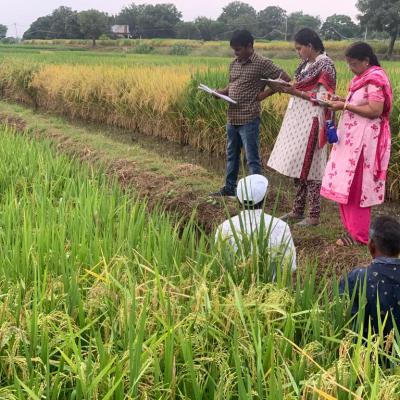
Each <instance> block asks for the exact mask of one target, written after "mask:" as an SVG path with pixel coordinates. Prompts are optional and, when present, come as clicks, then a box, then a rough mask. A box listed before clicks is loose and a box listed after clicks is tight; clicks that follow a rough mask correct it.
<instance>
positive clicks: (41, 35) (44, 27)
mask: <svg viewBox="0 0 400 400" xmlns="http://www.w3.org/2000/svg"><path fill="white" fill-rule="evenodd" d="M51 23H52V17H51V15H46V16H44V17H39V18H38V19H37V20H36V21H34V22H32V24H31V26H30V27H29V29H28V30H27V31H25V33H24V35H23V39H52V38H53V37H54V33H53V32H52V30H51Z"/></svg>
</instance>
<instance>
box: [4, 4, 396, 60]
mask: <svg viewBox="0 0 400 400" xmlns="http://www.w3.org/2000/svg"><path fill="white" fill-rule="evenodd" d="M357 7H358V9H359V11H360V15H359V16H358V22H357V23H355V22H353V21H352V19H351V18H350V17H349V16H347V15H342V14H334V15H332V16H330V17H328V18H327V19H326V20H325V21H322V20H321V19H320V18H319V17H317V16H312V15H308V14H304V13H303V12H301V11H299V12H293V13H287V11H286V10H284V9H283V8H281V7H279V6H269V7H266V8H265V9H263V10H260V11H257V10H255V9H254V8H253V7H252V6H250V5H249V4H247V3H244V2H241V1H233V2H231V3H230V4H228V5H227V6H226V7H224V8H223V10H222V12H221V14H220V16H219V17H218V18H217V19H215V20H214V19H210V18H206V17H201V16H200V17H198V18H196V19H195V20H194V21H190V22H185V21H183V20H182V13H181V12H180V11H179V10H178V9H177V7H176V6H175V5H173V4H155V5H149V4H135V3H132V4H131V5H129V6H127V7H124V8H123V9H122V10H121V11H120V12H119V13H118V14H117V15H108V14H106V13H104V12H101V11H98V10H93V9H92V10H87V11H82V12H77V11H74V10H72V9H71V8H69V7H64V6H62V7H59V8H57V9H56V10H54V11H53V12H52V13H51V14H50V15H46V16H43V17H40V18H38V19H37V20H36V21H34V22H33V23H32V24H31V26H30V28H29V29H28V30H27V31H26V32H25V33H24V36H23V38H24V39H81V38H91V39H92V40H93V43H94V44H95V40H96V39H98V38H99V37H100V36H101V35H110V31H111V26H112V25H114V24H117V25H129V28H130V33H131V35H132V37H137V38H179V39H198V40H205V41H209V40H225V39H229V37H230V36H231V34H232V32H233V31H235V30H236V29H248V30H250V31H251V32H252V33H253V34H254V35H255V36H256V37H257V38H259V39H266V40H291V39H292V38H293V35H294V34H295V32H296V31H297V30H299V29H300V28H302V27H306V26H307V27H310V28H312V29H315V30H316V31H318V32H319V33H320V35H321V36H322V37H323V38H324V39H326V40H341V39H354V38H359V37H362V35H363V34H364V33H365V32H366V30H368V31H369V38H372V37H374V38H390V39H391V40H390V46H389V55H391V53H392V51H393V46H394V43H395V41H396V39H397V36H398V33H399V25H400V0H358V2H357ZM1 27H2V26H1V25H0V38H1V35H2V32H3V31H2V29H1ZM5 28H6V27H5ZM6 29H7V28H6ZM4 36H5V33H4Z"/></svg>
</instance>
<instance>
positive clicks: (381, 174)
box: [350, 66, 393, 180]
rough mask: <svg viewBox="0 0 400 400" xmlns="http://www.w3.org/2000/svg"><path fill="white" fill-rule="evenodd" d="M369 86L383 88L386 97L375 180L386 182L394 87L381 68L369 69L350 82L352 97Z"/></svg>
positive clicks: (375, 167) (376, 158)
mask: <svg viewBox="0 0 400 400" xmlns="http://www.w3.org/2000/svg"><path fill="white" fill-rule="evenodd" d="M368 84H371V85H375V86H378V87H381V88H382V89H383V94H384V97H385V103H384V106H383V113H382V115H381V119H382V122H381V126H380V134H379V138H378V146H377V150H376V157H375V166H374V176H375V179H377V180H385V179H386V174H387V169H388V166H389V160H390V146H391V134H390V123H389V117H390V112H391V110H392V103H393V94H392V87H391V85H390V81H389V78H388V77H387V75H386V73H385V71H384V70H383V69H382V68H381V67H377V66H373V67H370V68H368V69H367V70H366V71H365V72H364V73H363V74H362V75H359V76H356V77H354V78H353V80H352V81H351V82H350V96H351V95H352V94H353V93H354V92H356V91H357V90H359V89H361V88H362V87H364V86H366V85H368Z"/></svg>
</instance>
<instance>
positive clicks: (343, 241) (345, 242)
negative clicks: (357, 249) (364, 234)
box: [336, 233, 358, 247]
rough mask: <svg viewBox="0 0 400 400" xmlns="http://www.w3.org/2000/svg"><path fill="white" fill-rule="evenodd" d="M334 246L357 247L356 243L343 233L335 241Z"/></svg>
mask: <svg viewBox="0 0 400 400" xmlns="http://www.w3.org/2000/svg"><path fill="white" fill-rule="evenodd" d="M336 245H337V246H340V247H352V246H357V245H358V243H357V242H356V241H355V240H354V239H353V238H352V237H351V236H350V235H349V234H348V233H345V234H344V235H343V236H341V237H340V238H339V239H338V240H337V241H336Z"/></svg>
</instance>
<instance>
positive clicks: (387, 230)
mask: <svg viewBox="0 0 400 400" xmlns="http://www.w3.org/2000/svg"><path fill="white" fill-rule="evenodd" d="M370 239H371V240H373V242H374V243H375V246H376V247H377V249H378V250H379V251H380V252H381V253H382V254H383V255H385V256H387V257H398V256H399V255H400V222H399V220H398V219H396V218H393V217H387V216H385V217H378V218H376V219H375V220H374V221H373V223H372V224H371V229H370Z"/></svg>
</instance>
